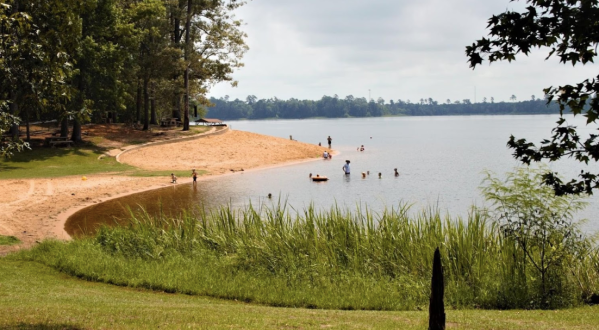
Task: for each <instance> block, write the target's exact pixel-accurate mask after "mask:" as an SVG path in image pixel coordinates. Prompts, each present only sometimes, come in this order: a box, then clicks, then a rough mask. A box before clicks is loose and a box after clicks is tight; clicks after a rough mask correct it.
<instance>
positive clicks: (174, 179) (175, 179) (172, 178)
mask: <svg viewBox="0 0 599 330" xmlns="http://www.w3.org/2000/svg"><path fill="white" fill-rule="evenodd" d="M171 183H177V176H176V175H175V173H171Z"/></svg>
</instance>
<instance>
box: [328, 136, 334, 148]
mask: <svg viewBox="0 0 599 330" xmlns="http://www.w3.org/2000/svg"><path fill="white" fill-rule="evenodd" d="M327 142H328V143H329V149H331V142H333V139H331V136H330V135H329V137H328V138H327Z"/></svg>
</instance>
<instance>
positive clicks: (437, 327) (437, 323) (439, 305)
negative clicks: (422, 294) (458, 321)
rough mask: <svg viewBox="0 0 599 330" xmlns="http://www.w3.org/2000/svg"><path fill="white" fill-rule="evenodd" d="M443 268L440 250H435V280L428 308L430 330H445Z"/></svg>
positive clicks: (433, 279)
mask: <svg viewBox="0 0 599 330" xmlns="http://www.w3.org/2000/svg"><path fill="white" fill-rule="evenodd" d="M443 292H444V287H443V266H442V265H441V253H439V248H437V249H436V250H435V258H434V260H433V278H432V280H431V302H430V306H429V308H428V314H429V315H428V330H445V306H444V304H443Z"/></svg>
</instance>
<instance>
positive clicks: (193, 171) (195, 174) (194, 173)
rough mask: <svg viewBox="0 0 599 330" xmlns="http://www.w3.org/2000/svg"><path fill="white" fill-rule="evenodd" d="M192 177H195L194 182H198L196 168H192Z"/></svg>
mask: <svg viewBox="0 0 599 330" xmlns="http://www.w3.org/2000/svg"><path fill="white" fill-rule="evenodd" d="M191 177H192V178H193V184H196V181H197V180H198V173H196V169H195V168H194V169H192V170H191Z"/></svg>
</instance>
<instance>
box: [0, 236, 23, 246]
mask: <svg viewBox="0 0 599 330" xmlns="http://www.w3.org/2000/svg"><path fill="white" fill-rule="evenodd" d="M19 243H21V241H19V239H18V238H16V237H14V236H4V235H0V245H15V244H19Z"/></svg>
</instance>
